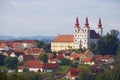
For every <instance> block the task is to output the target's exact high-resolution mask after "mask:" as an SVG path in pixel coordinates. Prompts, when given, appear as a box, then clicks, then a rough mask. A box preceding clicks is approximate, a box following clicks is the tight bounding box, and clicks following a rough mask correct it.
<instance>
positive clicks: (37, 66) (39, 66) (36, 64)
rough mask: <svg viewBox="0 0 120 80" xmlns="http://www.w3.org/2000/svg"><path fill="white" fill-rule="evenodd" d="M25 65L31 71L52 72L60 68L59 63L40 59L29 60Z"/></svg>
mask: <svg viewBox="0 0 120 80" xmlns="http://www.w3.org/2000/svg"><path fill="white" fill-rule="evenodd" d="M23 67H24V68H25V69H28V70H29V71H33V72H41V73H46V72H52V71H54V70H56V69H59V65H58V64H52V63H43V62H42V61H40V60H28V61H26V62H25V63H24V65H23ZM22 69H23V68H22ZM18 71H19V72H21V67H19V68H18ZM22 71H23V70H22Z"/></svg>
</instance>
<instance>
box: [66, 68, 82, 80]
mask: <svg viewBox="0 0 120 80" xmlns="http://www.w3.org/2000/svg"><path fill="white" fill-rule="evenodd" d="M79 73H80V68H70V69H68V70H67V72H66V78H67V79H70V80H75V79H78V78H79Z"/></svg>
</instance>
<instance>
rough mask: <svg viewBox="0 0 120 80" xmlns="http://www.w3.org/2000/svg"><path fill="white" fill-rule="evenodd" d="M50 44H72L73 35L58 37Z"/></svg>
mask: <svg viewBox="0 0 120 80" xmlns="http://www.w3.org/2000/svg"><path fill="white" fill-rule="evenodd" d="M52 42H74V36H73V35H58V36H57V37H56V38H55V39H54V40H53V41H52Z"/></svg>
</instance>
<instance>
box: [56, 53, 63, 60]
mask: <svg viewBox="0 0 120 80" xmlns="http://www.w3.org/2000/svg"><path fill="white" fill-rule="evenodd" d="M56 58H58V59H60V58H64V53H63V54H58V55H56Z"/></svg>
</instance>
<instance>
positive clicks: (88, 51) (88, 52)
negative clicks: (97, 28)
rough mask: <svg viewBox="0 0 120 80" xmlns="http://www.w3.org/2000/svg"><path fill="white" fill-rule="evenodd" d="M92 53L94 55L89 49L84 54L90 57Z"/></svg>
mask: <svg viewBox="0 0 120 80" xmlns="http://www.w3.org/2000/svg"><path fill="white" fill-rule="evenodd" d="M90 53H92V52H91V51H90V50H89V49H87V50H86V51H85V52H84V53H83V54H84V55H88V54H90Z"/></svg>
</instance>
